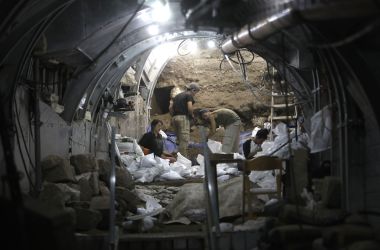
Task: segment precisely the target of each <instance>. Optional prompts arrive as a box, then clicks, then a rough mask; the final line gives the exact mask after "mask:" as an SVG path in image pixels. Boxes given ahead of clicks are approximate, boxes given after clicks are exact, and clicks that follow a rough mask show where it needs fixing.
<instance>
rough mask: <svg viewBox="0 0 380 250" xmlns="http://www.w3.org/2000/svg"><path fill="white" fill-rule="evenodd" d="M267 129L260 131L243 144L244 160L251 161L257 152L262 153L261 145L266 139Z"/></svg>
mask: <svg viewBox="0 0 380 250" xmlns="http://www.w3.org/2000/svg"><path fill="white" fill-rule="evenodd" d="M268 134H269V131H268V129H265V128H263V129H260V130H259V131H257V133H256V135H254V136H253V137H252V138H251V139H248V140H246V141H245V142H244V143H243V153H244V156H245V158H246V159H252V158H253V157H254V156H255V155H256V154H257V153H258V152H260V151H262V150H263V149H262V148H261V145H262V144H263V142H264V141H265V140H266V139H267V138H268Z"/></svg>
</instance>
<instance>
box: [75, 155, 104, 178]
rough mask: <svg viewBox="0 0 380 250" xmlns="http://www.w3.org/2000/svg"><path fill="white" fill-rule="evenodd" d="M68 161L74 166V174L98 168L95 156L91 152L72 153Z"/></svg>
mask: <svg viewBox="0 0 380 250" xmlns="http://www.w3.org/2000/svg"><path fill="white" fill-rule="evenodd" d="M70 163H71V165H73V166H74V168H75V172H76V174H83V173H87V172H92V171H95V170H98V167H97V164H96V160H95V157H94V156H93V155H91V154H79V155H72V156H71V157H70Z"/></svg>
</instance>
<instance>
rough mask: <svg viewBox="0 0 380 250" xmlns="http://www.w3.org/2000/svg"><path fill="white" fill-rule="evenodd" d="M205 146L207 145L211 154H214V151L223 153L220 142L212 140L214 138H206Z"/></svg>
mask: <svg viewBox="0 0 380 250" xmlns="http://www.w3.org/2000/svg"><path fill="white" fill-rule="evenodd" d="M207 146H208V147H209V149H210V151H211V152H212V153H213V154H216V153H219V154H222V153H223V151H222V143H221V142H219V141H214V140H211V139H208V141H207Z"/></svg>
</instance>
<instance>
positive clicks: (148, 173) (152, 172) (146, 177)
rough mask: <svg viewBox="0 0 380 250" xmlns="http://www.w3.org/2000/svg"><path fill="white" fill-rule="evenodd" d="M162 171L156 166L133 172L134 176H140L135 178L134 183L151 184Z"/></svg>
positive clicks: (161, 168)
mask: <svg viewBox="0 0 380 250" xmlns="http://www.w3.org/2000/svg"><path fill="white" fill-rule="evenodd" d="M163 171H164V169H163V167H162V166H156V167H154V168H143V169H139V170H138V171H136V172H135V175H137V174H139V175H140V174H142V176H141V177H136V176H135V178H136V179H137V180H136V182H142V183H146V182H152V181H153V180H154V178H155V177H157V176H159V175H161V174H162V173H163Z"/></svg>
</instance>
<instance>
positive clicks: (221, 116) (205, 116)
mask: <svg viewBox="0 0 380 250" xmlns="http://www.w3.org/2000/svg"><path fill="white" fill-rule="evenodd" d="M199 116H200V118H201V119H202V120H203V121H204V122H205V123H206V124H207V126H208V127H209V128H210V132H209V135H208V136H209V137H210V136H212V135H213V134H214V133H215V131H216V128H217V127H219V126H222V127H223V128H224V130H225V133H224V137H223V142H222V151H223V152H224V153H227V154H229V153H236V152H239V140H240V125H241V121H240V117H239V116H238V115H237V114H236V113H235V112H234V111H232V110H230V109H225V108H221V109H217V110H214V111H212V112H211V111H209V110H208V109H201V110H200V111H199Z"/></svg>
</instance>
